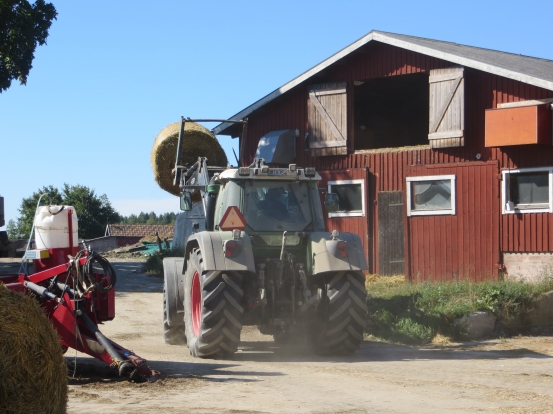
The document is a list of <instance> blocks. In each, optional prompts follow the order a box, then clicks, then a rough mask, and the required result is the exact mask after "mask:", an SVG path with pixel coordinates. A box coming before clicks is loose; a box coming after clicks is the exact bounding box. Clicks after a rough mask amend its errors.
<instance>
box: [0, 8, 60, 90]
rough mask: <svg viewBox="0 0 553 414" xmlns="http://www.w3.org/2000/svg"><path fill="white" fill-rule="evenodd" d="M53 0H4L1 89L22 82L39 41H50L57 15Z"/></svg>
mask: <svg viewBox="0 0 553 414" xmlns="http://www.w3.org/2000/svg"><path fill="white" fill-rule="evenodd" d="M57 14H58V13H57V12H56V9H55V7H54V5H53V4H52V3H46V2H45V1H44V0H36V2H35V3H34V4H30V3H29V1H27V0H0V93H1V92H3V91H5V90H6V89H8V88H9V87H10V86H11V83H12V80H14V79H18V80H19V82H20V83H21V84H22V85H25V84H26V83H27V76H28V75H29V72H30V70H31V68H32V67H33V65H32V63H33V59H34V57H35V49H36V47H37V45H43V44H45V43H46V38H47V37H48V30H49V29H50V26H51V25H52V21H53V20H54V19H56V16H57Z"/></svg>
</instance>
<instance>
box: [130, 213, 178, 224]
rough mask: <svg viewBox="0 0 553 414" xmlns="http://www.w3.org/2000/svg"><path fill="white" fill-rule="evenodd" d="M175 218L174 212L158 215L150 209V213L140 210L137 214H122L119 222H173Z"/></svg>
mask: <svg viewBox="0 0 553 414" xmlns="http://www.w3.org/2000/svg"><path fill="white" fill-rule="evenodd" d="M176 220H177V214H176V213H164V214H160V215H159V216H158V215H157V214H156V213H154V212H153V211H152V212H150V213H144V212H140V214H138V215H136V214H131V215H130V216H122V217H121V222H120V224H175V221H176Z"/></svg>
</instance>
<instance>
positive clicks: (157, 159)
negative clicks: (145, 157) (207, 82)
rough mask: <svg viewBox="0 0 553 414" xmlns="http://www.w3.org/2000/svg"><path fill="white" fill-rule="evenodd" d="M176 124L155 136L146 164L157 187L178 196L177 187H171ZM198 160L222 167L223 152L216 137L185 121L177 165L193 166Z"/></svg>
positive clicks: (176, 134)
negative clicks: (150, 169)
mask: <svg viewBox="0 0 553 414" xmlns="http://www.w3.org/2000/svg"><path fill="white" fill-rule="evenodd" d="M179 130H180V122H175V123H174V124H170V125H167V126H166V127H165V128H163V129H162V130H161V132H160V133H159V134H158V135H157V137H156V139H155V141H154V146H153V148H152V153H151V156H150V161H151V163H152V170H153V172H154V177H155V180H156V182H157V183H158V185H159V186H160V187H161V188H162V189H164V190H165V191H167V192H169V193H171V194H173V195H176V196H178V195H179V186H178V185H173V177H174V175H173V173H172V172H171V170H172V169H173V168H174V167H175V155H176V153H177V146H178V142H179ZM198 157H207V159H208V163H209V165H213V166H222V167H225V166H226V165H227V164H228V161H227V156H226V155H225V151H224V150H223V148H222V147H221V145H220V144H219V141H217V138H215V136H214V135H213V134H212V133H211V131H209V130H208V129H207V128H205V127H203V126H202V125H199V124H196V123H195V122H186V124H185V127H184V137H183V141H182V148H181V153H180V156H179V165H191V164H194V163H195V162H196V161H197V160H198Z"/></svg>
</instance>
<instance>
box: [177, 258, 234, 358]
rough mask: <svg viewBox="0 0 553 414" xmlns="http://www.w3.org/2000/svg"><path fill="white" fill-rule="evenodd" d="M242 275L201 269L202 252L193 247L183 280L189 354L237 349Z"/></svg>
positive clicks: (203, 355)
mask: <svg viewBox="0 0 553 414" xmlns="http://www.w3.org/2000/svg"><path fill="white" fill-rule="evenodd" d="M243 296H244V292H243V291H242V275H240V274H239V273H235V272H220V271H204V270H203V260H202V254H201V252H200V250H199V249H194V250H193V251H192V252H191V253H190V256H189V258H188V262H187V268H186V273H185V280H184V314H185V325H186V339H187V342H188V348H189V349H190V354H191V355H192V356H195V357H200V358H206V357H209V358H213V357H217V356H227V355H229V354H233V353H234V352H236V349H237V347H238V344H239V343H240V331H241V330H242V316H243V314H244V309H243V308H242V305H241V303H242V297H243Z"/></svg>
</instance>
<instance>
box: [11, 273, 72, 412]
mask: <svg viewBox="0 0 553 414" xmlns="http://www.w3.org/2000/svg"><path fill="white" fill-rule="evenodd" d="M66 408H67V368H66V365H65V361H64V358H63V352H62V349H61V345H60V340H59V337H58V334H57V332H56V330H55V329H54V327H53V326H52V323H51V322H50V320H49V319H48V317H47V316H46V314H45V313H44V311H43V310H42V309H41V308H40V306H39V305H38V303H37V302H36V301H35V300H33V299H32V298H30V297H28V296H25V295H24V294H22V293H19V292H14V291H11V290H9V289H8V288H6V287H5V286H4V285H3V284H2V283H0V412H2V413H4V412H5V413H65V412H66Z"/></svg>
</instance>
